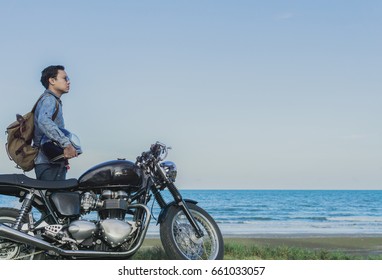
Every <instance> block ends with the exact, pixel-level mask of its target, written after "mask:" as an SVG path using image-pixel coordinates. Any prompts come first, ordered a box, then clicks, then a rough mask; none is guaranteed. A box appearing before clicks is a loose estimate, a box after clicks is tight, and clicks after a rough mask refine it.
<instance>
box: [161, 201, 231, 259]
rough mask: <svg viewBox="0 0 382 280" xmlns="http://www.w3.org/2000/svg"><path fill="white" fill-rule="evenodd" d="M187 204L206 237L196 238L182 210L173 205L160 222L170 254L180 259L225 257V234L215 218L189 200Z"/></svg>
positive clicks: (164, 241)
mask: <svg viewBox="0 0 382 280" xmlns="http://www.w3.org/2000/svg"><path fill="white" fill-rule="evenodd" d="M187 206H188V208H189V209H190V212H191V213H192V215H193V216H194V218H195V220H196V222H197V223H198V225H199V227H200V229H201V230H202V231H203V233H204V236H203V237H200V238H199V237H197V235H196V232H195V230H194V228H193V227H192V225H191V224H190V223H189V221H188V219H187V217H186V216H185V214H184V212H183V211H182V209H180V208H179V207H177V206H175V205H173V206H170V208H169V209H168V213H167V215H166V218H165V220H164V222H162V223H161V225H160V237H161V241H162V245H163V248H164V249H165V251H166V253H167V255H168V256H169V257H170V258H171V259H178V260H220V259H223V256H224V243H223V236H222V234H221V232H220V229H219V227H218V226H217V224H216V222H215V221H214V219H213V218H212V217H211V216H210V215H209V214H208V213H207V212H206V211H204V210H203V209H202V208H200V207H198V206H196V205H195V204H191V203H188V204H187Z"/></svg>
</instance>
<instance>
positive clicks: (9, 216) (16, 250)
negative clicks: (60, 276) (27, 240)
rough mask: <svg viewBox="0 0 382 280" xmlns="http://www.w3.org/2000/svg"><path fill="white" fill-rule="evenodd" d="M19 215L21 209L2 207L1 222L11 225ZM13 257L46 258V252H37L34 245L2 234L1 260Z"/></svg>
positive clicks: (25, 258)
mask: <svg viewBox="0 0 382 280" xmlns="http://www.w3.org/2000/svg"><path fill="white" fill-rule="evenodd" d="M18 215H19V211H18V210H17V209H13V208H0V223H2V224H5V225H7V226H10V227H11V226H12V225H13V224H14V222H15V221H16V219H17V217H18ZM24 222H25V221H24ZM12 259H18V260H41V259H44V254H43V253H42V252H39V253H38V252H36V249H35V248H34V247H31V246H29V245H27V244H22V243H17V242H14V241H12V240H8V239H4V238H2V237H1V236H0V260H12Z"/></svg>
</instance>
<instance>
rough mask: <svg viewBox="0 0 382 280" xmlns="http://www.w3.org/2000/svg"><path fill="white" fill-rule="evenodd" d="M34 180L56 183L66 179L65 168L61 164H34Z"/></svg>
mask: <svg viewBox="0 0 382 280" xmlns="http://www.w3.org/2000/svg"><path fill="white" fill-rule="evenodd" d="M34 170H35V172H36V179H38V180H45V181H58V180H65V179H66V171H67V169H66V166H65V164H64V163H62V164H48V163H46V164H36V165H35V167H34Z"/></svg>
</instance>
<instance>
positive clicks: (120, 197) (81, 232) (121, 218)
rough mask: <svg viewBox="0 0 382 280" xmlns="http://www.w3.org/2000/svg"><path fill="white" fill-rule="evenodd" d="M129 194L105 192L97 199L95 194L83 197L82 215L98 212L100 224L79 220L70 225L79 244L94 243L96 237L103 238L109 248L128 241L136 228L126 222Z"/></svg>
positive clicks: (85, 194)
mask: <svg viewBox="0 0 382 280" xmlns="http://www.w3.org/2000/svg"><path fill="white" fill-rule="evenodd" d="M127 198H128V194H127V193H126V192H125V191H111V190H104V191H103V192H102V194H101V195H100V196H99V197H97V195H96V194H94V193H93V192H86V193H84V194H82V196H81V210H82V213H84V214H87V213H89V212H91V211H98V214H99V217H100V222H99V223H98V224H96V223H94V222H90V221H86V220H77V221H74V222H72V223H71V224H70V225H69V228H68V231H69V233H70V235H71V236H72V237H73V238H74V239H75V240H76V241H77V243H78V244H85V243H86V244H88V243H89V242H88V241H91V243H94V242H93V241H94V240H93V238H94V237H95V236H99V237H101V238H102V239H103V240H104V241H105V242H106V243H107V244H108V245H109V246H111V247H116V246H120V245H121V244H123V243H124V242H126V241H128V240H129V239H130V237H131V234H132V232H134V231H135V229H136V226H135V225H134V224H132V223H130V222H128V221H126V220H125V215H126V213H127V212H128V202H127Z"/></svg>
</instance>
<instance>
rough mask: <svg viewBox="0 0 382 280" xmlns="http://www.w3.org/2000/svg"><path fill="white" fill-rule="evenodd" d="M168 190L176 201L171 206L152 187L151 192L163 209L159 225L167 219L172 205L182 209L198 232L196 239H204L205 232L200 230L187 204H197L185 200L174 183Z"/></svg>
mask: <svg viewBox="0 0 382 280" xmlns="http://www.w3.org/2000/svg"><path fill="white" fill-rule="evenodd" d="M168 189H169V191H170V193H171V194H172V196H173V197H174V201H172V202H171V203H169V204H167V203H166V201H164V199H163V197H162V195H161V194H160V192H159V190H158V189H157V188H156V187H155V186H154V185H153V186H152V187H151V190H152V192H153V194H154V196H155V199H156V201H157V202H158V204H159V206H160V207H161V209H162V210H161V213H160V214H159V217H158V223H161V222H162V221H163V220H164V219H165V218H166V215H167V211H168V209H169V208H170V207H171V206H172V205H178V206H179V207H180V209H182V211H183V213H184V214H185V215H186V217H187V220H188V221H189V222H190V224H191V226H192V227H193V228H194V230H195V232H196V237H198V238H201V237H203V236H204V233H203V231H202V230H201V229H200V227H199V225H198V224H197V222H196V220H195V218H194V216H193V215H192V213H191V211H190V209H189V208H188V206H187V202H188V203H192V204H196V203H197V202H196V201H193V200H188V199H185V200H183V198H182V196H181V194H180V193H179V191H178V189H177V188H176V187H175V185H174V184H173V183H170V184H169V186H168Z"/></svg>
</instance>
